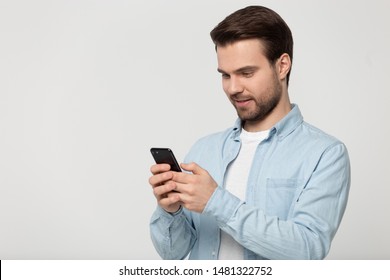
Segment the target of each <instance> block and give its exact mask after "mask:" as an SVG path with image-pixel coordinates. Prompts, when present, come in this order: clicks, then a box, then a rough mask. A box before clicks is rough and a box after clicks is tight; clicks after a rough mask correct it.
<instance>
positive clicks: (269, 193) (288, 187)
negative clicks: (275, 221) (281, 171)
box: [265, 178, 302, 220]
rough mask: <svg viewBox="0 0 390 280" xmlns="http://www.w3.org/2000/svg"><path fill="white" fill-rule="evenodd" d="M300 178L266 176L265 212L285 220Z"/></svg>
mask: <svg viewBox="0 0 390 280" xmlns="http://www.w3.org/2000/svg"><path fill="white" fill-rule="evenodd" d="M300 182H302V180H299V179H291V178H289V179H279V178H268V179H267V185H266V201H265V204H266V207H265V209H266V214H267V215H269V216H277V217H279V218H280V219H281V220H287V217H288V213H289V211H290V208H291V205H292V202H293V200H294V197H295V193H296V191H297V189H298V186H299V185H300Z"/></svg>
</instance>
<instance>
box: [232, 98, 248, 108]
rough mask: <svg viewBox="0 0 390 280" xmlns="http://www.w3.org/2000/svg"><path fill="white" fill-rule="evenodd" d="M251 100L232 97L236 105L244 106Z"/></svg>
mask: <svg viewBox="0 0 390 280" xmlns="http://www.w3.org/2000/svg"><path fill="white" fill-rule="evenodd" d="M251 100H252V99H233V101H234V104H236V106H237V107H245V106H247V105H248V104H249V102H250V101H251Z"/></svg>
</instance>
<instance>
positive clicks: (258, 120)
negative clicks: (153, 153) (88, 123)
mask: <svg viewBox="0 0 390 280" xmlns="http://www.w3.org/2000/svg"><path fill="white" fill-rule="evenodd" d="M211 37H212V39H213V41H214V43H215V46H216V52H217V58H218V71H219V72H220V73H221V74H222V84H223V89H224V91H225V93H226V95H227V97H228V99H229V100H230V102H231V103H232V104H233V106H234V108H235V109H236V111H237V114H238V117H239V118H238V120H237V121H236V123H235V124H234V126H233V127H232V128H229V129H227V130H225V131H223V132H220V133H216V134H213V135H210V136H207V137H205V138H202V139H200V140H199V141H198V142H197V143H196V144H195V145H194V146H193V148H192V149H191V151H190V152H189V154H188V155H187V157H186V159H185V162H187V163H186V164H181V167H182V169H183V170H185V171H187V172H173V171H170V167H169V165H166V164H157V165H153V166H152V167H151V172H152V174H153V176H152V177H150V179H149V183H150V184H151V186H152V187H153V192H154V195H155V196H156V198H157V202H158V207H157V209H156V211H155V213H154V214H153V216H152V219H151V224H150V228H151V236H152V240H153V243H154V245H155V247H156V249H157V251H158V253H159V254H160V255H161V257H162V258H164V259H183V258H185V257H187V255H188V254H189V258H190V259H323V258H324V257H325V256H326V255H327V253H328V251H329V249H330V245H331V241H332V239H333V237H334V235H335V233H336V231H337V228H338V227H339V224H340V221H341V218H342V216H343V213H344V210H345V207H346V203H347V198H348V192H349V185H350V165H349V159H348V154H347V150H346V148H345V146H344V145H343V143H341V142H340V141H338V140H337V139H335V138H333V137H331V136H329V135H327V134H325V133H324V132H322V131H320V130H319V129H317V128H315V127H313V126H311V125H309V124H307V123H306V122H304V121H303V118H302V115H301V113H300V110H299V108H298V106H297V105H295V104H291V103H290V100H289V96H288V81H289V74H290V70H291V63H292V56H293V51H292V50H293V39H292V35H291V31H290V29H289V28H288V26H287V24H286V23H285V22H284V21H283V19H282V18H281V17H280V16H279V15H278V14H276V13H275V12H274V11H272V10H270V9H268V8H265V7H260V6H251V7H247V8H244V9H241V10H238V11H236V12H235V13H233V14H231V15H230V16H228V17H227V18H226V19H224V20H223V21H222V22H221V23H220V24H219V25H217V26H216V27H215V28H214V30H212V32H211Z"/></svg>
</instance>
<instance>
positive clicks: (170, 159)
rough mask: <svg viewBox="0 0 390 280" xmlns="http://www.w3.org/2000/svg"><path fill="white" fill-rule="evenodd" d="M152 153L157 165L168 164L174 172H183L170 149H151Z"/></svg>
mask: <svg viewBox="0 0 390 280" xmlns="http://www.w3.org/2000/svg"><path fill="white" fill-rule="evenodd" d="M150 152H151V153H152V156H153V158H154V160H155V161H156V163H168V164H169V165H170V166H171V170H172V171H176V172H181V168H180V166H179V164H178V163H177V160H176V158H175V155H174V154H173V152H172V150H171V149H168V148H151V149H150Z"/></svg>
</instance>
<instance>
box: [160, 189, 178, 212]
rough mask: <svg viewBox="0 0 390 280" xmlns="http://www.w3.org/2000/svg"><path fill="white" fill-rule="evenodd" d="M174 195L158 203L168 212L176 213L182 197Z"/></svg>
mask: <svg viewBox="0 0 390 280" xmlns="http://www.w3.org/2000/svg"><path fill="white" fill-rule="evenodd" d="M171 194H172V195H168V196H166V197H164V198H162V199H160V200H159V201H158V204H159V205H160V206H161V207H162V208H164V209H165V210H166V211H168V212H176V211H177V209H178V208H179V207H180V204H181V202H180V196H179V195H177V194H175V193H171Z"/></svg>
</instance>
